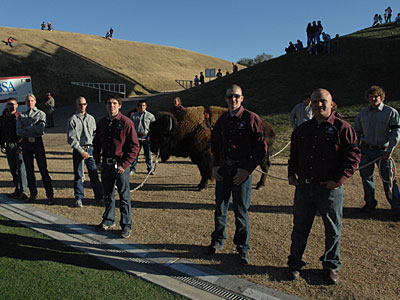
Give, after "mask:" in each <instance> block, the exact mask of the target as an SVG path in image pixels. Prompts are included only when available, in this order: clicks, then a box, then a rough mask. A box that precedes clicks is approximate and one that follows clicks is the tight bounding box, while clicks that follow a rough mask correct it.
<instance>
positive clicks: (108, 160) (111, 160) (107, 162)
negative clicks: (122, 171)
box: [106, 157, 114, 165]
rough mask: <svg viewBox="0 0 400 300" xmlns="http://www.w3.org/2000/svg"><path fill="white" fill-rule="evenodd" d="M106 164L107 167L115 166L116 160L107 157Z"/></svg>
mask: <svg viewBox="0 0 400 300" xmlns="http://www.w3.org/2000/svg"><path fill="white" fill-rule="evenodd" d="M106 164H107V165H113V164H114V158H111V157H107V158H106Z"/></svg>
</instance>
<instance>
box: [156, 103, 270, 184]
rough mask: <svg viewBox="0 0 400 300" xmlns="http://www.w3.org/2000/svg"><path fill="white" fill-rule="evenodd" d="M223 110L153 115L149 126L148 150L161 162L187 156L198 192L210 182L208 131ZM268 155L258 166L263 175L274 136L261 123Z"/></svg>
mask: <svg viewBox="0 0 400 300" xmlns="http://www.w3.org/2000/svg"><path fill="white" fill-rule="evenodd" d="M226 111H227V109H226V108H222V107H218V106H210V107H209V108H208V109H205V108H204V107H202V106H196V107H187V108H185V110H182V111H180V112H178V113H175V114H172V113H170V112H158V113H156V121H155V122H153V123H151V124H150V133H149V135H150V139H151V142H150V149H151V151H152V152H153V153H157V152H158V151H159V154H160V158H161V161H166V160H168V158H169V157H170V156H178V157H190V159H191V160H192V162H193V163H194V164H196V165H197V166H198V168H199V170H200V175H201V181H200V183H199V184H198V186H197V187H198V190H202V189H203V188H205V187H206V185H207V182H208V180H210V179H212V167H213V155H212V152H211V130H212V127H213V126H214V125H215V123H216V122H217V120H218V118H219V117H220V116H221V115H222V114H223V113H224V112H226ZM263 125H264V130H265V138H266V140H267V143H268V153H267V155H266V156H265V158H264V159H263V161H262V163H261V164H260V167H261V169H262V170H263V172H265V173H267V172H268V168H269V166H270V160H269V156H270V152H271V148H272V145H273V142H274V140H275V133H274V131H273V129H272V127H271V125H270V124H268V123H267V122H264V121H263ZM265 180H266V175H265V174H262V176H261V179H260V181H259V182H258V183H257V186H256V188H257V189H259V188H260V187H262V186H264V185H265Z"/></svg>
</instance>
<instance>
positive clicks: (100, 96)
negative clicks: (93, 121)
mask: <svg viewBox="0 0 400 300" xmlns="http://www.w3.org/2000/svg"><path fill="white" fill-rule="evenodd" d="M99 103H101V89H100V87H99Z"/></svg>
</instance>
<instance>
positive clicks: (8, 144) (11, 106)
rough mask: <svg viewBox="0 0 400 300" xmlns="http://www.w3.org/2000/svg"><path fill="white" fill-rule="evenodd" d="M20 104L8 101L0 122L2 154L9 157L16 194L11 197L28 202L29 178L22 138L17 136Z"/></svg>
mask: <svg viewBox="0 0 400 300" xmlns="http://www.w3.org/2000/svg"><path fill="white" fill-rule="evenodd" d="M17 108H18V102H17V99H15V98H10V99H8V102H7V109H6V110H5V111H4V112H3V116H2V118H1V121H0V131H1V135H0V143H1V152H3V153H5V154H6V155H7V161H8V165H9V167H10V172H11V175H12V177H13V183H14V187H15V189H14V192H13V193H11V194H10V195H9V196H10V197H12V198H17V199H20V200H26V199H28V197H27V196H26V189H27V185H28V183H27V178H26V170H25V164H24V160H23V158H22V145H21V144H22V138H21V137H20V136H17V132H16V123H17V119H18V116H19V115H20V114H21V113H20V112H19V111H17Z"/></svg>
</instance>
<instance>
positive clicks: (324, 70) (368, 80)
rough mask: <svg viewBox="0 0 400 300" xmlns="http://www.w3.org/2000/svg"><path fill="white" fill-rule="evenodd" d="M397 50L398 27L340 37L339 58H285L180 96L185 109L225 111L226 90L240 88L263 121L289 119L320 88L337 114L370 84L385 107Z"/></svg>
mask: <svg viewBox="0 0 400 300" xmlns="http://www.w3.org/2000/svg"><path fill="white" fill-rule="evenodd" d="M399 50H400V26H396V25H394V24H386V25H382V26H379V27H374V28H367V29H364V30H361V31H358V32H355V33H353V34H350V35H346V36H343V37H340V39H339V53H338V54H337V55H328V54H321V55H318V56H310V55H309V54H308V53H307V52H306V51H305V50H304V51H303V52H300V53H292V54H288V55H283V56H281V57H278V58H275V59H272V60H269V61H267V62H264V63H261V64H258V65H256V66H254V67H250V68H247V69H243V70H241V71H239V72H237V73H235V74H231V75H229V76H228V77H223V78H222V79H219V80H214V81H212V82H210V83H206V84H205V85H203V86H200V87H196V88H192V89H189V90H186V91H183V92H180V93H179V94H178V95H179V96H180V97H181V98H182V100H183V104H184V105H187V106H191V105H225V103H224V98H223V95H224V93H225V90H226V87H227V86H229V85H230V84H232V83H238V84H239V85H241V86H242V88H243V93H244V95H245V103H244V104H245V106H247V107H248V108H250V109H252V110H254V111H256V112H258V113H259V114H261V115H264V116H268V115H270V114H276V113H287V112H288V111H290V110H291V109H292V107H293V106H294V105H295V104H296V103H298V102H300V101H301V98H302V96H303V95H305V94H306V93H311V92H312V91H313V90H314V89H316V88H318V87H324V88H327V89H328V90H330V91H331V93H332V95H333V97H334V99H335V101H336V102H337V103H338V106H339V109H343V108H346V107H349V106H354V105H365V104H366V103H365V100H364V98H363V94H364V91H365V90H366V89H367V87H368V86H370V85H372V84H378V85H381V86H382V87H383V88H384V89H385V90H386V93H387V98H386V99H387V101H397V100H400V88H399V78H400V76H399V71H400V70H399V68H400V55H399V53H400V52H399Z"/></svg>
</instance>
